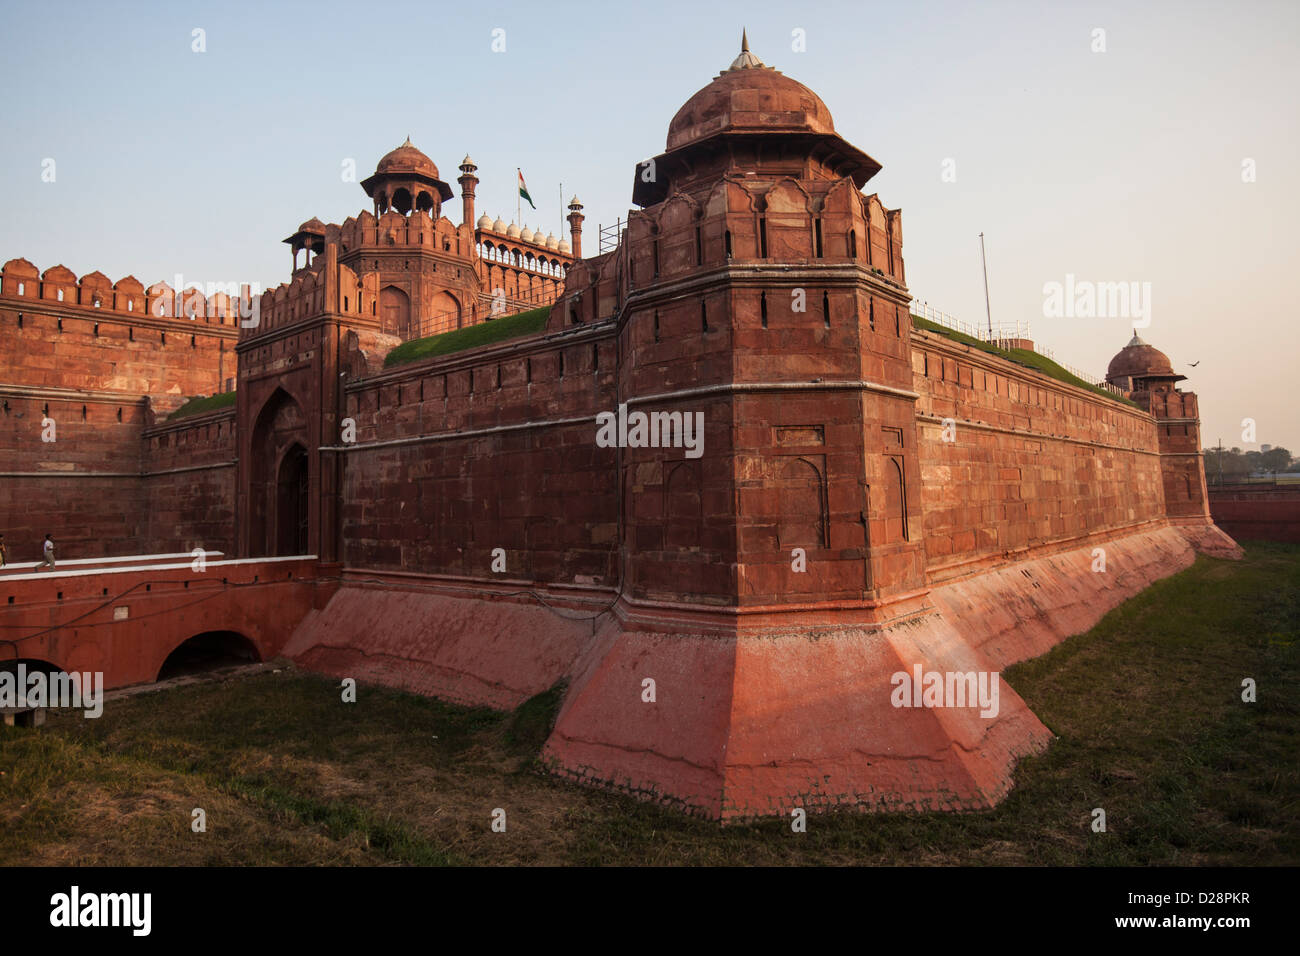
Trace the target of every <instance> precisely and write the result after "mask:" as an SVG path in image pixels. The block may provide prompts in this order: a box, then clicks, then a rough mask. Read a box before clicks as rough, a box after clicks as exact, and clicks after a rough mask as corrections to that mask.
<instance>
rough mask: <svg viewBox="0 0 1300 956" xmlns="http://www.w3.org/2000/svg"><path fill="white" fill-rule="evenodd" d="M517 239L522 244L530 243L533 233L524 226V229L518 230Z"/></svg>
mask: <svg viewBox="0 0 1300 956" xmlns="http://www.w3.org/2000/svg"><path fill="white" fill-rule="evenodd" d="M519 238H520V239H522V240H523V241H524V242H532V241H533V231H532V230H531V229H529V228H528V227H527V226H524V228H522V229H520V230H519Z"/></svg>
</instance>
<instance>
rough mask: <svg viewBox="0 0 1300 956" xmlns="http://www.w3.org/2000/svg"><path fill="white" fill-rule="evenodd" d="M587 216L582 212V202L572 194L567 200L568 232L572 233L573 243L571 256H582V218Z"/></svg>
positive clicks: (579, 257)
mask: <svg viewBox="0 0 1300 956" xmlns="http://www.w3.org/2000/svg"><path fill="white" fill-rule="evenodd" d="M585 218H587V217H586V216H584V215H583V214H582V203H580V202H578V197H577V196H574V197H573V198H572V199H570V200H569V233H570V234H571V235H572V237H573V238H572V240H571V243H572V245H573V258H575V259H581V258H582V220H583V219H585Z"/></svg>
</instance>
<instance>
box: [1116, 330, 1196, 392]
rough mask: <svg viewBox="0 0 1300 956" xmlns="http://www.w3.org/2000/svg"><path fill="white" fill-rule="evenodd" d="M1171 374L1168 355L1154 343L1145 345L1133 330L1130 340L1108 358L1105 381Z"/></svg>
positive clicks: (1172, 370)
mask: <svg viewBox="0 0 1300 956" xmlns="http://www.w3.org/2000/svg"><path fill="white" fill-rule="evenodd" d="M1173 374H1174V366H1173V363H1171V362H1170V361H1169V356H1167V355H1165V353H1164V352H1162V351H1160V350H1159V349H1158V348H1156V347H1155V346H1154V345H1147V343H1146V342H1143V341H1142V339H1141V338H1140V337H1139V336H1138V334H1137V333H1136V332H1134V333H1133V339H1132V341H1130V342H1129V344H1128V345H1126V346H1124V348H1122V349H1120V352H1119V354H1118V355H1116V356H1115V357H1114V358H1113V359H1111V360H1110V367H1109V368H1107V369H1106V381H1108V382H1118V380H1120V379H1125V378H1149V377H1151V376H1162V375H1173ZM1180 377H1181V376H1180Z"/></svg>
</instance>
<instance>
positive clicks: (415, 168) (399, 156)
mask: <svg viewBox="0 0 1300 956" xmlns="http://www.w3.org/2000/svg"><path fill="white" fill-rule="evenodd" d="M375 172H376V173H398V174H401V173H414V174H415V175H417V176H428V177H429V178H430V179H441V178H442V177H441V176H439V175H438V167H437V166H435V165H434V164H433V160H431V159H430V158H429V157H428V156H425V155H424V153H422V152H420V151H419V150H418V149H416V148H415V147H414V146H412V145H411V137H409V136H408V137H407V138H406V142H405V143H403V144H402V145H401V146H399V147H397V149H395V150H393V151H392V152H391V153H387V154H386V155H385V156H384V158H383V159H381V160H380V161H379V165H378V166H376V167H375Z"/></svg>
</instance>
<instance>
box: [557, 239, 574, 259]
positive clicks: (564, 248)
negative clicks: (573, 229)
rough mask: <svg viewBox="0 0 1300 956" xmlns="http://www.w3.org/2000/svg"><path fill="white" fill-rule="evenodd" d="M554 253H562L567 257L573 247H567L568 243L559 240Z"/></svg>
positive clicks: (564, 240) (565, 240)
mask: <svg viewBox="0 0 1300 956" xmlns="http://www.w3.org/2000/svg"><path fill="white" fill-rule="evenodd" d="M556 251H557V252H563V253H564V254H565V255H566V256H567V255H570V254H571V253H572V252H573V247H572V246H570V245H569V241H568V240H567V239H561V240H560V245H559V248H558V249H556Z"/></svg>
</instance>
